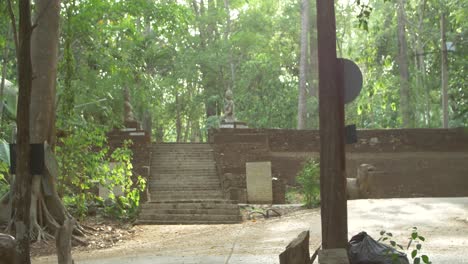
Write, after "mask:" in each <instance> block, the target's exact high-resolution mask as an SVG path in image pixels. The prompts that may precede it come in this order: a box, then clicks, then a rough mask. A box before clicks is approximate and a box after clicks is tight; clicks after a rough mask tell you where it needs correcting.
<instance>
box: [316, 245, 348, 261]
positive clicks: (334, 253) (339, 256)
mask: <svg viewBox="0 0 468 264" xmlns="http://www.w3.org/2000/svg"><path fill="white" fill-rule="evenodd" d="M318 260H319V264H349V259H348V253H347V252H346V249H344V248H334V249H322V250H320V251H319V253H318Z"/></svg>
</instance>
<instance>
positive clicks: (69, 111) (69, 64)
mask: <svg viewBox="0 0 468 264" xmlns="http://www.w3.org/2000/svg"><path fill="white" fill-rule="evenodd" d="M74 9H75V0H71V1H69V2H68V3H67V9H66V14H67V15H66V19H67V23H66V25H67V27H66V33H65V34H64V38H65V45H64V50H63V59H64V61H65V77H64V85H63V95H62V98H63V99H62V114H63V117H64V118H70V117H71V116H72V115H73V108H74V105H75V91H74V90H73V88H72V79H73V75H74V72H75V65H74V64H75V60H74V57H73V49H72V41H73V30H72V28H71V25H72V21H71V20H72V18H73V11H74ZM137 25H139V23H138V24H137Z"/></svg>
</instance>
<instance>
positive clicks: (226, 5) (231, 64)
mask: <svg viewBox="0 0 468 264" xmlns="http://www.w3.org/2000/svg"><path fill="white" fill-rule="evenodd" d="M224 10H225V12H226V30H225V31H224V41H225V42H226V46H227V47H228V49H229V67H230V70H231V81H230V83H229V87H228V88H231V90H233V89H234V87H235V81H236V72H235V65H234V57H233V54H232V46H231V44H230V42H229V38H230V35H231V9H230V7H229V0H224Z"/></svg>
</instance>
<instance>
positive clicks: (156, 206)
mask: <svg viewBox="0 0 468 264" xmlns="http://www.w3.org/2000/svg"><path fill="white" fill-rule="evenodd" d="M141 209H142V210H152V209H153V210H172V209H181V210H184V209H230V210H239V206H238V205H237V204H235V203H232V201H228V200H219V201H218V202H214V201H206V202H191V201H190V202H184V201H179V202H167V203H158V202H149V203H144V204H142V205H141Z"/></svg>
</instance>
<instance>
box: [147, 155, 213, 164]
mask: <svg viewBox="0 0 468 264" xmlns="http://www.w3.org/2000/svg"><path fill="white" fill-rule="evenodd" d="M151 163H152V164H168V163H184V164H198V163H204V164H213V165H215V164H216V163H215V162H214V161H213V158H200V157H197V158H186V157H183V158H179V157H167V158H154V157H153V158H152V159H151Z"/></svg>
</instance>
